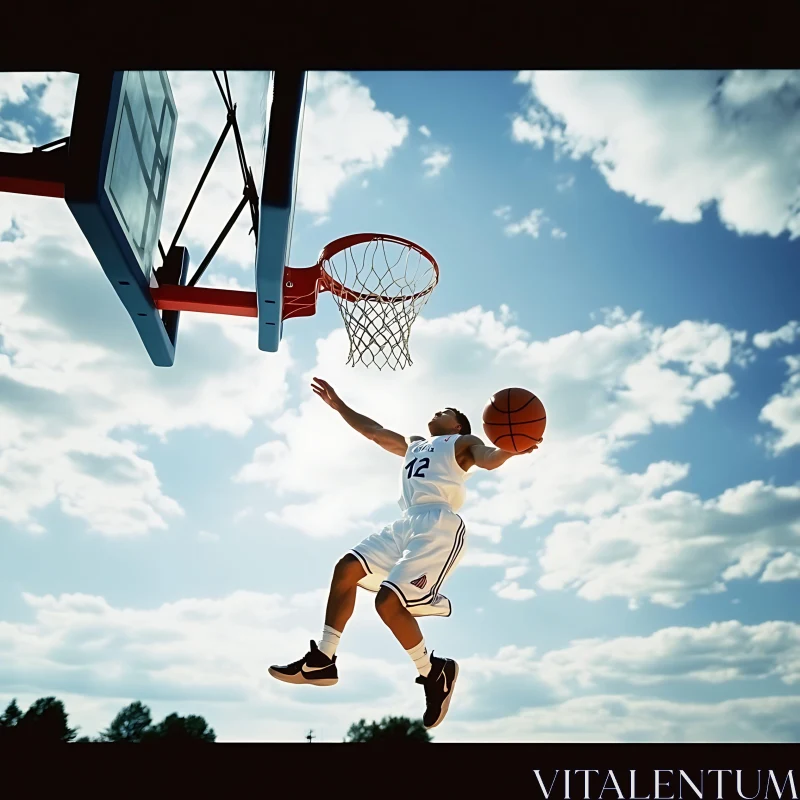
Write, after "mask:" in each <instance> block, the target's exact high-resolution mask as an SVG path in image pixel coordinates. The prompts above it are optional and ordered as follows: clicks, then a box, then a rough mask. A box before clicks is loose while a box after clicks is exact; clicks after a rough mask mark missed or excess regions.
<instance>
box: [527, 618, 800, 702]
mask: <svg viewBox="0 0 800 800" xmlns="http://www.w3.org/2000/svg"><path fill="white" fill-rule="evenodd" d="M534 671H535V672H536V673H537V674H538V675H539V676H540V677H542V679H544V680H546V681H547V682H548V683H550V684H552V685H553V686H556V687H558V688H559V690H566V689H567V688H571V689H572V690H575V689H578V688H580V689H590V688H594V687H596V686H597V685H598V684H601V683H602V682H603V681H610V680H613V681H624V682H626V683H630V684H633V685H640V686H654V685H656V684H663V683H671V682H674V681H681V682H687V681H700V682H703V683H710V684H719V683H726V682H728V681H734V680H745V681H763V680H765V679H767V678H775V679H776V680H779V681H780V682H781V683H784V684H786V685H787V686H794V685H797V684H800V625H798V624H797V623H793V622H781V621H770V622H762V623H760V624H756V625H744V624H742V623H741V622H738V621H737V620H728V621H725V622H714V623H712V624H710V625H708V626H707V627H702V628H699V627H698V628H693V627H669V628H662V629H661V630H659V631H656V632H655V633H653V634H651V635H650V636H623V637H618V638H613V639H600V638H596V639H583V640H578V641H574V642H572V643H571V644H570V645H569V647H566V648H563V649H559V650H551V651H550V652H548V653H546V654H545V655H544V656H543V657H542V658H541V660H540V661H539V662H538V664H536V665H535V667H534Z"/></svg>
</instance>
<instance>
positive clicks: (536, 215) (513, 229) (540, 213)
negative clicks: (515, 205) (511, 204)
mask: <svg viewBox="0 0 800 800" xmlns="http://www.w3.org/2000/svg"><path fill="white" fill-rule="evenodd" d="M545 222H548V218H547V217H546V216H545V213H544V209H542V208H534V209H533V211H531V212H530V214H528V215H527V216H526V217H523V218H522V219H521V220H519V222H511V223H509V224H508V225H506V227H505V228H504V230H505V232H506V235H508V236H519V234H521V233H524V234H527V235H528V236H530V237H532V238H534V239H538V238H539V230H540V229H541V227H542V225H543V224H544V223H545Z"/></svg>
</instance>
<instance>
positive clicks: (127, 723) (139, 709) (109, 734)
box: [99, 700, 153, 743]
mask: <svg viewBox="0 0 800 800" xmlns="http://www.w3.org/2000/svg"><path fill="white" fill-rule="evenodd" d="M152 724H153V718H152V717H151V716H150V709H149V708H148V707H147V706H146V705H143V704H142V703H140V702H139V701H138V700H136V701H135V702H133V703H131V704H130V705H128V706H125V708H123V709H122V710H121V711H120V712H119V713H118V714H117V716H116V717H114V720H113V721H112V723H111V724H110V725H109V726H108V728H106V730H104V731H103V732H102V733H101V734H100V737H99V741H101V742H137V743H138V742H141V741H142V739H143V738H144V736H145V735H146V734H147V731H148V730H149V729H150V728H151V727H152Z"/></svg>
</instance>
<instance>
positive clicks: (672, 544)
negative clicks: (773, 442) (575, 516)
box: [539, 481, 800, 608]
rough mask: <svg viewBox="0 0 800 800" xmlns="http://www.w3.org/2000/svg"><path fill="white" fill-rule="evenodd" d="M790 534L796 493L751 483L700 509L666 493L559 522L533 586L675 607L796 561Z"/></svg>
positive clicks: (799, 493) (685, 495)
mask: <svg viewBox="0 0 800 800" xmlns="http://www.w3.org/2000/svg"><path fill="white" fill-rule="evenodd" d="M799 532H800V487H798V486H772V485H769V484H766V483H764V482H763V481H751V482H750V483H746V484H742V485H740V486H736V487H734V488H732V489H728V490H726V491H725V492H723V493H722V494H720V495H719V496H718V497H716V498H712V499H710V500H705V501H703V500H702V499H701V498H700V497H698V496H697V495H696V494H692V493H689V492H681V491H670V492H667V493H665V494H663V495H662V496H661V497H658V498H652V499H647V500H643V501H641V502H637V503H631V504H628V505H626V506H625V507H623V508H620V510H619V511H617V512H616V513H614V514H609V515H606V516H602V517H596V518H594V519H590V520H586V521H578V520H573V521H570V522H561V523H558V524H557V525H556V526H555V527H554V528H553V531H552V533H551V534H550V535H549V536H548V537H547V538H546V540H545V542H544V545H543V547H542V551H541V553H540V555H539V562H540V564H541V566H542V568H543V570H544V571H543V574H542V577H541V578H540V579H539V584H540V585H541V586H542V588H544V589H549V590H559V589H566V588H571V589H574V590H576V591H577V593H578V595H579V596H581V597H584V598H586V599H587V600H599V599H601V598H606V597H619V598H625V599H627V600H628V601H629V603H630V604H631V605H632V606H633V607H636V605H637V604H638V602H639V601H640V600H645V599H647V600H649V601H650V602H652V603H654V604H658V605H663V606H667V607H671V608H679V607H681V606H682V605H684V604H686V603H687V602H688V601H689V600H690V599H691V598H693V597H696V596H697V595H701V594H712V593H718V592H722V591H725V589H726V586H727V584H728V583H730V582H731V581H734V580H740V579H744V578H755V577H757V576H758V575H759V573H760V572H761V571H762V570H763V569H764V566H765V564H766V563H767V561H769V560H770V559H771V558H773V557H776V556H779V555H782V554H784V553H792V554H794V555H798V554H800V535H799Z"/></svg>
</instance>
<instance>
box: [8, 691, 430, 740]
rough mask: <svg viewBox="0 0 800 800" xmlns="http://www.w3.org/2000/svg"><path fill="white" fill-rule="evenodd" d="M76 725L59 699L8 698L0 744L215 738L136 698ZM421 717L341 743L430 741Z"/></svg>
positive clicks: (191, 718) (203, 727)
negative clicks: (85, 729)
mask: <svg viewBox="0 0 800 800" xmlns="http://www.w3.org/2000/svg"><path fill="white" fill-rule="evenodd" d="M78 732H79V728H71V727H70V726H69V717H68V715H67V712H66V709H65V708H64V704H63V703H62V702H61V700H58V699H57V698H55V697H41V698H39V699H38V700H36V702H34V703H33V704H32V705H31V706H30V708H29V709H28V710H27V711H25V712H24V713H23V711H22V709H21V708H20V707H19V706H18V705H17V701H16V699H14V700H12V701H11V702H10V703H9V704H8V706H7V708H6V710H5V711H4V712H3V714H2V715H1V716H0V746H2V745H5V744H31V745H43V744H56V743H82V742H132V743H137V744H140V743H148V742H150V743H158V742H163V743H170V742H172V743H176V744H177V743H186V744H188V743H192V742H207V743H212V742H216V740H217V735H216V733H215V732H214V729H213V728H211V727H210V726H209V724H208V723H207V722H206V720H205V719H204V718H203V717H201V716H198V715H196V714H189V715H188V716H186V717H182V716H180V715H179V714H169V715H168V716H166V717H164V719H163V720H161V722H157V723H153V718H152V715H151V713H150V709H149V708H148V707H147V706H146V705H144V704H143V703H141V702H140V701H138V700H136V701H135V702H133V703H130V704H129V705H127V706H125V708H123V709H121V710H120V711H119V713H118V714H117V715H116V716H115V717H114V719H113V720H112V721H111V724H110V725H109V726H108V727H107V728H106V729H105V730H104V731H101V732H100V734H98V735H97V736H95V737H94V738H92V737H90V736H80V737H79V736H78ZM430 741H431V736H430V734H429V733H428V732H427V730H425V727H424V725H423V724H422V720H412V719H409V718H408V717H384V718H383V719H382V720H380V722H370V723H367V721H366V720H364V719H361V720H359V721H358V722H356V723H354V724H353V725H351V726H350V728H349V729H348V731H347V735H346V737H345V739H344V742H345V743H356V744H359V743H364V742H387V743H398V744H399V743H406V742H408V743H410V742H423V743H425V742H430Z"/></svg>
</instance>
